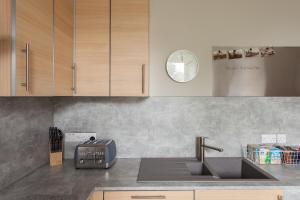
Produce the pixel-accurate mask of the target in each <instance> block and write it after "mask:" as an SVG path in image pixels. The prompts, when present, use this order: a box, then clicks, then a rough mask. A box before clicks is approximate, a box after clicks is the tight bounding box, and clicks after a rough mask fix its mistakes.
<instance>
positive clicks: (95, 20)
mask: <svg viewBox="0 0 300 200" xmlns="http://www.w3.org/2000/svg"><path fill="white" fill-rule="evenodd" d="M75 20H76V67H75V76H76V78H75V79H76V81H75V95H76V96H109V71H110V70H109V46H110V44H109V37H110V36H109V35H110V29H109V25H110V0H76V14H75Z"/></svg>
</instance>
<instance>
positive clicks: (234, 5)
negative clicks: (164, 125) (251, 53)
mask: <svg viewBox="0 0 300 200" xmlns="http://www.w3.org/2000/svg"><path fill="white" fill-rule="evenodd" d="M150 2H151V16H150V18H151V19H150V48H151V50H150V62H151V83H150V92H151V96H211V95H212V91H213V90H212V85H213V81H212V59H211V56H212V55H211V51H212V47H213V46H300V25H299V19H300V12H299V8H300V1H299V0H287V1H283V0H226V1H225V0H150ZM177 49H189V50H191V51H193V52H194V53H196V55H197V56H198V58H199V60H200V68H201V69H200V73H199V75H198V77H197V78H196V79H195V80H194V81H192V82H190V83H186V84H182V83H176V82H174V81H172V80H171V79H170V78H169V77H168V75H167V73H166V70H165V63H166V60H167V57H168V56H169V54H170V53H172V52H173V51H174V50H177Z"/></svg>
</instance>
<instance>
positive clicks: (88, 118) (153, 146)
mask: <svg viewBox="0 0 300 200" xmlns="http://www.w3.org/2000/svg"><path fill="white" fill-rule="evenodd" d="M54 104H55V106H54V124H55V125H56V126H58V127H60V128H62V129H63V131H65V132H73V131H76V132H97V136H98V137H99V138H112V139H114V140H116V143H117V148H118V157H120V158H133V157H137V158H139V157H185V156H194V155H195V137H196V136H208V137H209V138H210V140H208V143H209V144H211V145H217V146H220V147H223V148H224V149H225V151H224V152H223V153H219V152H213V151H208V152H207V153H208V156H241V149H242V148H241V146H243V145H246V144H248V143H260V142H261V135H262V134H280V133H281V134H287V140H288V143H290V144H300V98H262V97H253V98H249V97H230V98H213V97H151V98H145V99H140V98H55V100H54Z"/></svg>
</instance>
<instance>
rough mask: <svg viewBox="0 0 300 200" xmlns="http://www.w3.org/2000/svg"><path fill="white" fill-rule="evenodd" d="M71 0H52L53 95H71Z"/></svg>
mask: <svg viewBox="0 0 300 200" xmlns="http://www.w3.org/2000/svg"><path fill="white" fill-rule="evenodd" d="M73 2H74V1H73V0H54V24H55V31H54V41H55V50H54V52H55V53H54V66H55V70H54V80H55V84H54V85H55V95H54V96H72V95H73V90H72V87H73V72H72V65H73V35H74V26H73V24H74V20H73V15H74V5H73Z"/></svg>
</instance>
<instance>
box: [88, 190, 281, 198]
mask: <svg viewBox="0 0 300 200" xmlns="http://www.w3.org/2000/svg"><path fill="white" fill-rule="evenodd" d="M88 200H283V191H281V190H198V191H111V192H102V191H99V192H94V193H92V194H91V195H90V197H89V198H88Z"/></svg>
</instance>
